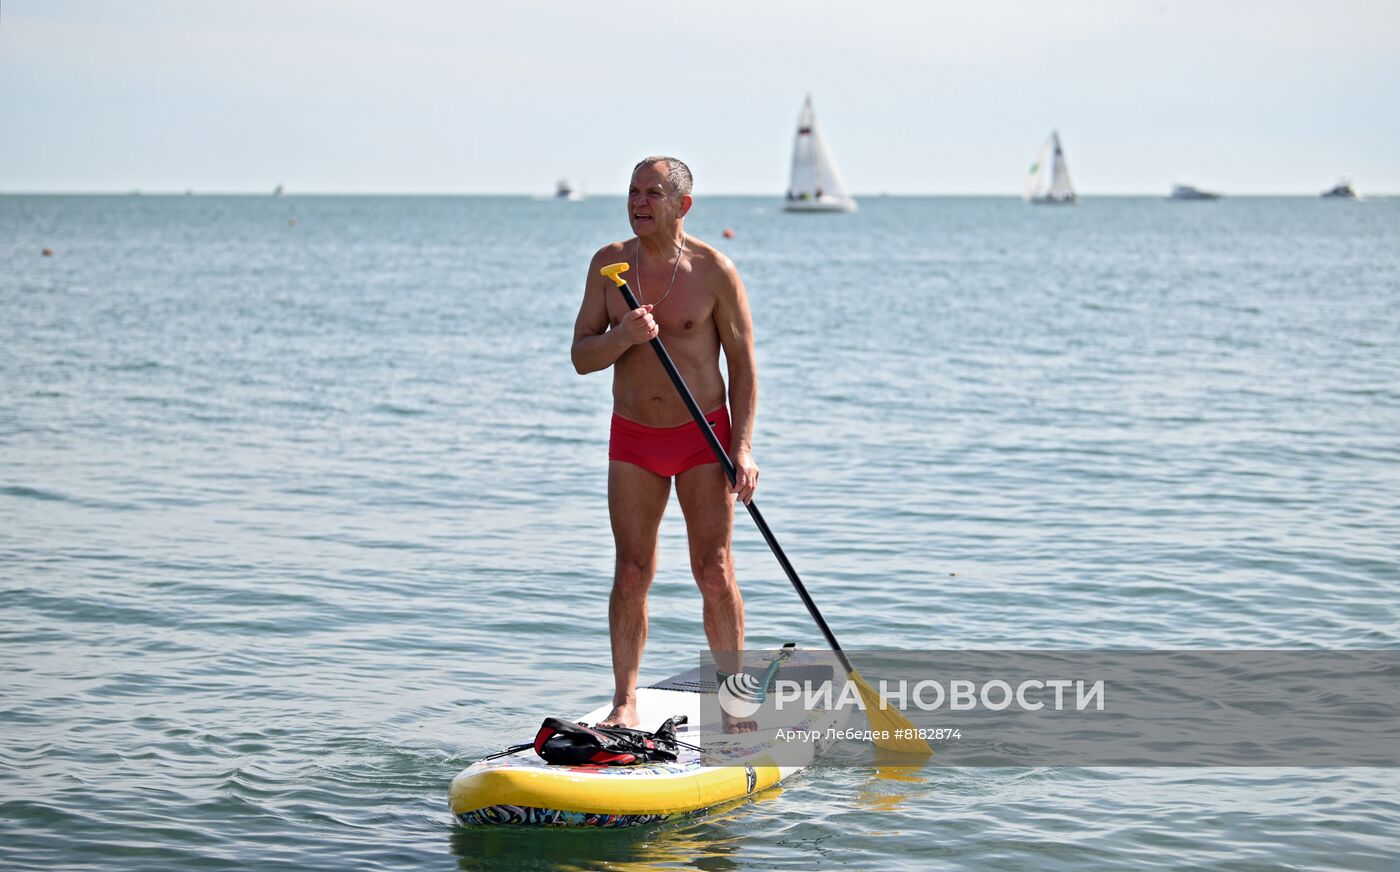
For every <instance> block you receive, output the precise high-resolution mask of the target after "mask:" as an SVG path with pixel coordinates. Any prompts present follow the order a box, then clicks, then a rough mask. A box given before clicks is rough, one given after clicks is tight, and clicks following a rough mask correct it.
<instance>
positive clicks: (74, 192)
mask: <svg viewBox="0 0 1400 872" xmlns="http://www.w3.org/2000/svg"><path fill="white" fill-rule="evenodd" d="M1324 192H1325V189H1324V190H1323V191H1317V192H1316V193H1312V192H1305V191H1242V192H1239V193H1230V192H1229V191H1215V192H1214V193H1217V194H1219V195H1220V196H1221V197H1222V198H1228V197H1304V198H1307V197H1317V198H1320V197H1321V196H1322V194H1323V193H1324ZM1076 193H1077V195H1078V196H1079V197H1161V198H1163V199H1170V197H1169V193H1170V189H1168V190H1167V192H1165V193H1164V192H1159V191H1101V192H1092V191H1091V192H1083V191H1079V192H1076ZM626 196H627V195H626V194H611V193H598V194H589V193H586V192H585V193H584V194H583V195H582V197H581V198H580V199H583V200H591V199H624V198H626ZM850 196H851V197H852V198H860V199H869V200H879V199H890V198H895V197H1011V198H1015V199H1022V198H1023V195H1022V194H1019V193H1015V192H1005V191H866V192H853V193H852V194H850ZM1396 196H1400V192H1392V191H1376V192H1369V193H1363V194H1361V195H1360V199H1363V200H1364V199H1370V198H1377V197H1396ZM0 197H268V198H272V199H286V198H289V197H292V198H295V197H425V198H426V197H511V198H523V199H536V200H555V199H561V198H557V197H555V196H554V195H552V194H548V193H541V192H536V191H524V192H522V191H325V190H310V191H292V192H285V191H284V192H283V193H281V194H274V193H272V192H271V191H267V190H230V191H220V190H208V191H198V190H195V189H193V188H189V189H185V190H167V189H164V188H160V189H150V190H146V189H141V188H127V189H122V190H113V189H98V190H78V189H64V190H53V189H49V190H44V189H24V190H0ZM708 197H752V198H761V199H778V200H781V199H783V193H782V192H781V191H778V192H773V193H754V192H738V191H717V192H714V193H706V194H702V195H700V196H698V197H696V200H697V201H698V200H702V199H705V198H708ZM570 202H578V201H577V200H574V201H570Z"/></svg>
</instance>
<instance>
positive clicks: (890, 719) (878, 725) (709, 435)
mask: <svg viewBox="0 0 1400 872" xmlns="http://www.w3.org/2000/svg"><path fill="white" fill-rule="evenodd" d="M628 268H629V267H628V265H627V264H625V263H615V264H612V265H610V266H605V267H603V268H602V269H601V270H599V272H600V273H602V274H603V275H604V276H606V277H607V278H610V279H612V280H613V281H614V282H616V283H617V289H618V290H619V291H621V292H622V298H623V299H624V300H626V301H627V307H628V308H629V309H639V308H641V304H640V303H638V302H637V298H636V296H635V295H633V293H632V289H631V288H629V287H628V286H627V281H626V280H625V279H623V278H622V276H621V275H620V273H624V272H627V270H628ZM651 348H652V350H653V351H655V352H656V356H657V357H659V358H661V365H662V366H663V367H665V368H666V374H667V375H669V376H670V377H671V383H672V384H674V385H675V386H676V390H677V391H679V392H680V395H681V399H682V400H684V401H685V407H686V408H687V409H689V410H690V416H691V417H692V418H694V419H695V423H696V424H699V425H700V432H702V433H704V434H705V441H706V442H708V443H709V444H710V450H711V451H713V452H714V453H715V457H717V458H719V463H720V466H722V467H724V474H725V475H727V476H729V483H730V484H733V483H734V480H735V470H734V461H732V460H730V459H729V452H727V451H725V450H724V446H723V445H720V444H719V439H718V438H717V437H716V436H715V431H714V430H713V429H711V428H710V423H709V422H708V421H706V420H705V413H704V412H703V411H702V410H701V409H700V406H699V404H698V403H696V402H695V397H694V396H692V395H691V393H690V388H688V387H686V385H685V379H683V378H681V374H680V371H679V370H677V369H676V364H675V363H674V362H672V360H671V355H670V354H668V353H667V352H666V346H665V345H662V344H661V337H660V336H657V337H655V338H653V339H652V340H651ZM744 507H745V508H746V509H748V510H749V517H750V518H753V522H754V524H755V525H756V526H757V527H758V532H760V533H762V534H763V541H765V542H767V543H768V547H769V548H770V549H772V551H773V556H774V557H776V558H778V563H779V565H781V566H782V567H783V572H786V573H787V577H788V581H790V582H792V586H793V587H794V588H796V589H797V595H798V596H800V597H802V604H803V605H805V606H806V607H807V611H808V612H809V613H810V614H811V615H812V619H813V620H815V621H816V622H817V626H818V627H819V628H820V629H821V631H822V635H823V636H825V637H826V641H827V644H828V645H830V646H831V650H832V651H834V652H836V656H837V658H838V659H839V660H840V661H841V665H842V667H844V668H845V670H846V673H847V676H848V677H849V678H850V680H851V681H853V682H855V685H856V689H857V690H858V691H860V697H861V701H862V702H863V703H864V704H865V714H866V717H868V718H869V719H870V727H871V730H872V732H874V733H875V735H876V736H877V738H876V739H875V744H876V745H877V746H879V747H881V748H884V749H886V750H889V751H900V752H903V753H906V754H925V755H928V754H932V753H933V749H932V748H930V747H929V744H928V742H926V741H924V740H923V739H921V738H918V735H919V731H918V730H917V729H916V728H915V727H914V725H913V724H912V723H911V722H910V721H909V719H908V718H906V717H905V716H904V715H902V714H900V713H899V712H898V711H896V710H895V709H891V708H886V707H885V700H884V699H883V698H882V697H881V696H880V694H879V693H878V692H877V691H876V690H875V688H873V687H871V686H870V683H869V682H867V681H866V680H865V679H864V678H862V677H861V674H860V673H859V672H857V671H856V668H855V667H854V666H852V665H851V661H850V660H849V659H848V658H847V657H846V652H845V651H842V650H841V643H840V642H837V641H836V635H835V634H834V633H832V632H831V627H829V626H827V624H826V619H825V618H823V617H822V613H821V611H820V610H819V609H817V604H816V603H815V602H813V601H812V597H811V595H810V594H809V593H807V587H806V586H805V585H804V584H803V583H802V579H800V578H798V577H797V570H796V569H794V568H793V566H792V563H791V561H789V560H788V558H787V555H786V554H784V553H783V548H782V546H781V545H779V544H778V540H777V538H776V537H775V536H774V535H773V531H772V530H770V529H769V528H768V522H767V521H765V520H763V515H762V514H761V513H760V512H759V511H758V506H756V505H754V504H753V501H752V500H750V501H749V502H747V503H745V504H744ZM905 731H907V732H905ZM901 733H903V735H905V736H908V737H909V738H900V735H901Z"/></svg>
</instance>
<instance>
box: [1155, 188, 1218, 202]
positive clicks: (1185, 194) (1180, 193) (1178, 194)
mask: <svg viewBox="0 0 1400 872" xmlns="http://www.w3.org/2000/svg"><path fill="white" fill-rule="evenodd" d="M1167 199H1169V200H1219V199H1220V195H1219V194H1217V193H1215V192H1214V191H1202V190H1201V189H1200V188H1197V187H1195V186H1193V185H1172V192H1171V196H1170V197H1168V198H1167Z"/></svg>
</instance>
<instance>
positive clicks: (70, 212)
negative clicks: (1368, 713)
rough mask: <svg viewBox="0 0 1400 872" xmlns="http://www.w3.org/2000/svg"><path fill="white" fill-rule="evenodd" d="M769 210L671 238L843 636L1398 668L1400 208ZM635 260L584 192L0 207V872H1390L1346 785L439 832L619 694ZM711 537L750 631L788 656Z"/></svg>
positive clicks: (798, 552) (771, 596) (1148, 205)
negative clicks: (746, 384) (596, 362)
mask: <svg viewBox="0 0 1400 872" xmlns="http://www.w3.org/2000/svg"><path fill="white" fill-rule="evenodd" d="M776 205H777V204H776V202H775V201H773V200H770V199H757V198H728V197H717V198H704V197H701V199H700V200H699V201H698V202H697V204H696V207H695V209H694V211H693V212H692V213H691V219H690V220H689V221H688V225H687V226H688V229H689V230H690V232H692V233H694V234H695V235H698V236H700V237H701V238H704V239H707V240H709V241H711V242H715V243H721V244H722V247H723V248H724V249H725V250H726V251H727V252H728V253H729V254H730V255H731V256H732V257H733V259H734V261H735V262H736V264H737V265H738V266H739V269H740V270H741V272H742V274H743V276H744V278H745V280H746V283H747V285H748V289H749V294H750V297H751V301H752V306H753V311H754V320H755V324H756V328H757V345H758V354H759V366H760V370H759V374H760V380H761V405H760V414H759V418H758V426H757V433H756V451H755V454H756V459H757V460H758V462H759V463H760V465H761V466H762V468H763V470H764V476H763V486H762V487H761V488H760V490H759V502H760V504H761V505H762V506H763V508H764V512H765V514H766V515H767V517H768V520H769V522H770V523H771V524H772V526H773V527H774V529H775V531H776V532H777V534H778V536H779V539H780V540H781V541H782V542H783V544H784V546H785V547H786V549H787V551H788V553H789V554H790V555H791V557H792V558H793V561H794V562H795V563H796V565H797V567H798V569H799V570H800V571H801V572H802V574H803V576H804V578H805V579H806V581H807V583H808V586H809V587H810V588H811V590H812V593H813V596H814V597H815V598H816V600H817V602H818V603H819V604H821V605H822V606H823V608H824V610H825V612H826V616H827V619H828V620H829V621H830V623H831V624H832V626H833V628H834V629H835V630H836V632H837V633H838V635H839V636H840V637H841V638H842V640H843V642H845V644H846V645H847V646H848V647H851V648H861V647H866V648H877V647H885V648H918V649H930V648H996V649H1001V648H1077V647H1110V646H1111V647H1134V648H1355V647H1361V648H1371V647H1395V646H1397V645H1400V438H1397V434H1400V200H1394V199H1378V200H1372V201H1367V202H1361V203H1347V202H1342V203H1338V202H1327V201H1323V200H1319V199H1314V198H1299V199H1254V198H1236V199H1226V200H1222V201H1220V202H1217V203H1171V202H1166V201H1163V200H1159V199H1148V198H1141V199H1134V198H1101V199H1094V198H1090V199H1087V200H1085V201H1084V202H1083V203H1082V204H1081V205H1080V206H1079V207H1078V208H1059V209H1056V208H1033V207H1028V206H1025V205H1023V204H1022V203H1021V202H1019V201H1018V200H1012V199H996V198H969V199H956V198H934V199H912V198H910V199H906V198H888V199H874V198H867V199H865V200H864V201H863V202H862V204H861V211H860V212H859V213H858V214H856V215H851V216H819V217H818V216H790V215H785V214H782V213H781V212H778V211H776V209H775V206H776ZM726 227H730V228H733V229H734V231H735V238H734V239H732V240H723V239H721V238H720V235H721V231H722V230H723V229H724V228H726ZM626 233H627V227H626V222H625V210H624V206H623V202H622V200H621V198H595V199H591V200H587V201H584V202H580V203H556V202H550V201H538V200H530V199H524V198H518V199H512V198H356V197H327V198H302V197H286V198H283V199H273V198H271V197H258V198H251V197H245V198H238V197H198V196H196V197H3V198H0V314H3V317H0V385H3V393H0V606H2V607H3V617H4V620H3V623H0V658H3V664H4V665H3V667H2V668H0V670H2V671H0V675H3V679H2V680H0V865H3V866H11V867H44V868H94V869H96V868H112V867H118V868H132V869H137V868H139V869H172V870H173V869H179V870H189V869H235V868H236V869H246V868H274V867H278V866H283V867H288V868H290V867H296V868H303V869H307V868H323V869H346V868H356V869H383V870H390V869H404V868H418V869H451V868H456V867H462V868H488V867H492V868H540V869H544V868H553V867H554V866H556V865H559V866H564V867H571V868H597V867H599V866H607V867H609V868H617V869H645V868H653V867H697V868H700V869H704V870H728V869H760V868H761V869H768V868H791V869H810V868H817V867H829V866H833V865H838V864H839V865H842V866H846V867H848V868H853V869H873V868H897V869H909V870H914V869H926V868H950V869H952V868H963V869H1078V868H1083V867H1086V866H1090V867H1092V866H1099V867H1105V868H1124V867H1143V868H1169V867H1200V866H1207V865H1209V866H1219V867H1222V868H1238V869H1266V868H1279V867H1289V868H1309V869H1319V868H1335V869H1358V868H1360V869H1383V868H1393V867H1394V864H1395V863H1396V858H1397V856H1400V772H1397V771H1395V770H1380V769H1301V768H1300V769H1290V770H1279V769H1205V768H1202V769H980V770H979V769H954V768H935V769H930V770H928V771H925V772H923V773H920V774H917V775H908V774H906V775H904V776H903V777H901V778H889V777H881V775H880V774H878V773H875V772H871V771H864V770H854V771H852V770H845V771H822V772H813V773H809V774H808V775H806V776H804V777H802V778H801V779H799V780H797V781H795V782H793V783H792V784H791V785H790V786H789V787H788V788H787V789H785V790H783V791H782V792H780V793H776V794H770V795H768V796H766V797H764V798H762V799H761V800H759V801H756V802H754V803H751V804H749V805H746V806H741V807H739V808H737V809H732V810H729V811H726V812H722V813H719V814H717V815H714V816H712V817H709V818H705V819H701V820H698V821H691V822H687V823H683V824H673V825H665V826H661V827H656V828H650V829H643V830H636V831H621V832H583V833H579V832H547V833H521V832H476V831H467V830H461V829H458V828H455V827H454V826H453V824H452V822H451V819H450V817H449V815H448V813H447V808H446V790H447V784H448V781H449V780H450V779H451V777H452V776H453V775H454V774H455V773H456V772H457V771H458V770H459V769H461V768H462V767H463V766H465V765H467V764H468V763H469V762H471V761H472V760H474V759H476V758H477V757H480V756H481V755H483V754H486V753H488V752H491V751H493V750H497V749H498V748H500V747H502V746H503V745H505V744H506V743H508V742H518V741H524V740H526V739H528V738H530V737H531V736H532V735H533V733H534V730H535V728H536V727H537V726H538V723H539V721H540V720H541V718H542V717H543V716H544V715H547V714H558V715H571V714H581V713H583V712H584V711H586V710H588V709H590V708H592V707H593V706H595V705H597V704H598V703H600V702H601V701H603V700H604V699H605V698H606V697H607V696H608V694H609V692H610V687H611V685H610V677H609V671H608V666H607V663H608V657H607V633H606V607H607V593H608V587H609V583H610V578H611V569H612V552H611V548H612V542H611V536H610V533H609V529H608V521H607V512H606V506H605V503H604V491H605V485H606V469H607V461H606V442H607V425H608V415H609V376H608V375H607V374H595V375H593V376H590V377H586V378H584V377H579V376H577V375H576V374H575V373H574V371H573V369H572V367H571V366H570V364H569V356H568V346H569V342H570V334H571V331H572V326H573V318H574V314H575V312H576V310H577V307H578V303H579V299H580V296H581V292H582V287H583V281H584V272H585V268H586V266H587V263H588V259H589V256H590V255H591V253H592V252H593V251H594V250H595V249H596V248H597V247H598V246H599V245H601V244H602V243H604V242H607V241H610V240H612V239H616V238H620V237H622V236H624V235H626ZM46 246H47V247H51V248H52V249H54V252H55V253H54V256H52V257H41V256H40V251H41V249H42V248H44V247H46ZM736 547H737V549H738V557H737V560H738V564H739V575H740V579H741V584H742V585H743V589H744V593H745V596H746V599H747V603H748V624H749V644H750V645H751V646H753V647H771V646H775V645H778V644H781V643H783V642H787V641H797V642H799V643H802V644H805V645H809V646H813V647H817V646H819V645H820V637H819V635H818V634H817V633H816V631H815V630H814V628H813V627H812V625H811V622H810V620H809V619H808V617H807V616H806V613H805V612H804V610H803V609H802V606H801V604H800V602H799V601H798V599H797V598H796V596H795V595H794V594H793V592H792V591H791V589H790V588H789V586H788V585H787V582H786V581H785V579H784V577H783V576H782V573H781V571H780V570H779V568H778V567H777V565H776V564H775V563H774V561H773V560H772V558H771V557H770V556H769V555H768V553H767V551H766V549H765V547H764V545H763V543H762V541H761V540H760V539H759V538H758V536H757V535H756V533H754V531H753V530H752V529H751V528H750V527H749V526H748V522H747V520H746V519H745V518H744V517H743V516H742V515H741V516H740V518H739V519H738V520H737V526H736ZM685 555H686V551H685V545H684V528H683V526H682V523H681V520H680V516H679V510H678V509H677V507H676V506H674V505H673V506H672V507H671V511H670V513H669V514H668V517H667V519H666V522H665V523H664V525H663V529H662V543H661V564H662V566H661V571H660V575H659V577H658V580H657V583H656V586H655V588H654V591H653V594H652V598H651V610H652V629H651V633H652V635H651V641H650V644H649V647H648V651H647V659H646V662H645V664H644V667H643V669H644V672H643V677H644V678H652V679H656V678H662V677H665V676H666V675H669V674H670V673H672V672H675V671H679V670H681V669H684V668H688V667H689V666H690V665H691V664H692V663H693V662H694V659H695V656H696V653H697V651H698V650H699V649H700V648H701V646H702V644H703V634H702V630H701V625H700V601H699V597H698V594H697V593H696V591H695V588H694V585H693V583H692V581H691V580H690V576H689V569H688V567H687V565H686V556H685ZM1205 726H1206V728H1208V725H1205Z"/></svg>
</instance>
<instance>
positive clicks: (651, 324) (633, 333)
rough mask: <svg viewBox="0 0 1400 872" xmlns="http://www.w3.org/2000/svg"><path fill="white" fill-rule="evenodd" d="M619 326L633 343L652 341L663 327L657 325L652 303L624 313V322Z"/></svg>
mask: <svg viewBox="0 0 1400 872" xmlns="http://www.w3.org/2000/svg"><path fill="white" fill-rule="evenodd" d="M617 326H618V329H620V330H622V331H623V334H624V335H625V336H626V337H627V339H628V340H629V341H630V342H631V344H633V345H641V344H642V343H643V342H650V341H651V340H653V339H655V338H656V336H657V334H658V333H660V332H661V328H660V327H658V326H657V325H656V319H655V318H653V317H651V304H650V303H648V304H647V305H645V306H642V307H641V308H640V309H633V310H632V311H630V312H628V313H627V314H626V315H623V316H622V322H621V323H620V324H618V325H617Z"/></svg>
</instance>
